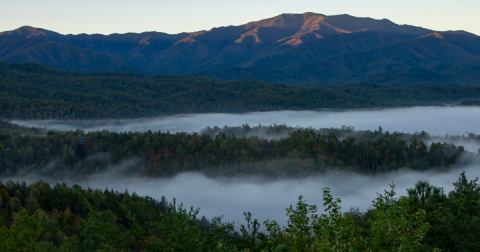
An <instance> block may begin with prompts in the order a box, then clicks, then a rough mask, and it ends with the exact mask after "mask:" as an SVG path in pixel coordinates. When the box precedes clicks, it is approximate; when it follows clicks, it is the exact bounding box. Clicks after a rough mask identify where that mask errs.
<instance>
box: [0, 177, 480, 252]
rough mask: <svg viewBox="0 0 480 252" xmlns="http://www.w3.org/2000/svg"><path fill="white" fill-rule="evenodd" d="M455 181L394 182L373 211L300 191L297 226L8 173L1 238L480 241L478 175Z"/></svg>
mask: <svg viewBox="0 0 480 252" xmlns="http://www.w3.org/2000/svg"><path fill="white" fill-rule="evenodd" d="M453 184H454V187H455V188H454V190H453V191H451V192H448V193H447V192H444V191H443V189H442V188H439V187H435V186H434V185H431V184H430V183H429V181H427V180H421V181H418V182H417V183H415V184H414V187H413V188H410V189H407V191H408V196H400V197H398V198H396V197H395V196H396V194H397V193H396V191H395V185H394V184H393V183H392V184H391V185H390V190H385V192H384V193H382V194H378V193H377V194H378V196H377V198H376V199H375V200H373V204H372V207H371V208H370V209H368V210H367V211H366V212H360V211H359V210H358V209H355V208H352V209H350V210H349V211H342V208H341V203H342V201H341V199H339V198H333V196H332V195H331V190H330V189H329V188H324V189H323V202H324V203H323V207H322V206H316V205H310V204H308V202H307V200H306V199H304V198H303V197H302V196H300V197H299V198H298V202H297V204H296V205H295V206H290V207H289V208H286V213H287V217H288V219H289V222H288V225H287V226H284V227H281V226H279V225H278V224H277V222H276V221H275V220H267V221H265V222H264V223H260V222H259V221H258V220H256V219H254V216H252V215H251V213H249V212H245V213H244V216H245V222H244V223H241V225H240V229H238V226H237V229H236V228H235V223H224V222H222V220H221V217H216V218H213V219H212V220H211V221H210V220H207V219H206V218H205V217H200V216H199V209H194V208H193V207H192V208H191V209H186V208H185V207H184V206H183V204H177V203H176V202H175V199H174V200H173V202H168V200H167V199H166V198H165V197H161V198H160V199H159V200H158V199H153V198H150V197H148V196H144V197H143V196H139V195H137V194H136V193H135V192H132V193H129V192H128V191H125V192H118V191H115V190H113V189H108V188H105V189H104V190H102V189H98V188H86V189H85V188H82V187H80V186H78V185H73V186H71V187H68V186H67V185H66V184H58V183H57V184H54V185H50V184H48V183H44V182H43V181H38V182H36V183H33V184H30V185H27V184H26V183H25V182H22V183H19V182H16V183H15V182H12V181H8V182H6V183H3V182H1V181H0V244H1V245H2V247H1V249H2V251H26V250H28V251H244V252H246V251H478V244H477V243H478V240H480V239H479V237H478V235H479V232H478V228H479V226H480V218H479V217H480V208H479V207H480V206H479V204H478V201H479V200H480V187H479V185H478V178H476V179H474V180H470V181H469V180H468V179H467V176H466V174H465V172H463V173H461V175H460V177H459V179H458V180H457V181H456V182H454V183H453ZM237 225H238V224H237ZM261 225H263V226H265V227H266V228H267V230H268V233H262V232H260V231H259V227H260V226H261Z"/></svg>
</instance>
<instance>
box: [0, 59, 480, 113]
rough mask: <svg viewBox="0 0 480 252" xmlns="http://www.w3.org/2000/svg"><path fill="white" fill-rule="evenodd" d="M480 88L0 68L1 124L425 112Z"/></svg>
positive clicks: (33, 66) (17, 66)
mask: <svg viewBox="0 0 480 252" xmlns="http://www.w3.org/2000/svg"><path fill="white" fill-rule="evenodd" d="M479 95H480V87H453V86H451V87H449V86H429V87H423V88H394V87H386V86H381V85H369V84H362V85H346V86H339V87H335V88H326V87H323V88H322V87H305V86H292V85H279V84H269V83H265V82H259V81H247V80H235V81H225V80H216V79H209V78H204V77H198V76H153V77H152V76H143V75H138V74H130V73H120V72H107V73H73V72H68V71H62V70H57V69H53V68H50V67H46V66H41V65H36V64H7V63H2V62H0V117H2V118H10V119H94V118H134V117H152V116H157V115H162V114H177V113H199V112H201V113H205V112H228V113H241V112H251V111H272V110H286V109H288V110H311V109H319V108H342V109H344V108H369V107H385V106H390V107H391V106H396V105H402V106H404V105H425V104H443V103H445V102H459V101H461V100H465V99H472V98H476V97H478V96H479Z"/></svg>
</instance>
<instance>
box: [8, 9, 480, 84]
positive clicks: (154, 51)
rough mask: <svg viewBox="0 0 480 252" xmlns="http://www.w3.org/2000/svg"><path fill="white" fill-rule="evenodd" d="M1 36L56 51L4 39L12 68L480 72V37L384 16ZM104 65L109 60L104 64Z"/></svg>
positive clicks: (324, 78) (270, 74)
mask: <svg viewBox="0 0 480 252" xmlns="http://www.w3.org/2000/svg"><path fill="white" fill-rule="evenodd" d="M2 37H3V38H5V37H7V38H10V39H16V40H11V42H8V43H26V42H22V40H27V41H37V40H41V41H44V43H45V44H46V45H48V46H49V47H50V48H49V47H47V46H46V45H43V46H42V47H41V50H39V49H37V48H36V47H35V48H33V49H30V50H26V49H25V48H24V47H22V46H18V49H15V46H9V45H8V43H4V44H2V45H0V51H2V50H3V51H8V54H5V56H2V58H0V60H2V61H5V62H35V63H40V64H45V65H48V66H54V67H59V68H62V69H66V70H72V71H108V70H119V71H129V72H140V71H142V72H144V73H146V74H150V75H157V74H171V75H192V74H196V75H203V76H209V77H214V78H222V79H232V78H241V79H253V80H264V81H269V82H278V83H290V84H307V85H335V84H339V83H352V82H358V81H368V80H370V78H373V79H372V80H382V79H386V78H389V77H388V76H392V74H393V75H395V74H396V72H398V71H407V69H421V70H424V71H431V72H432V73H431V74H433V75H435V74H438V75H440V76H445V78H443V77H442V83H447V82H448V83H449V84H465V81H468V80H466V79H465V78H467V79H468V78H470V79H471V78H475V76H477V75H478V67H476V66H479V65H480V62H479V61H478V59H477V58H476V57H475V56H476V55H477V51H478V44H479V43H480V39H479V37H478V36H476V35H474V34H471V33H468V32H463V31H448V32H436V31H433V30H429V29H425V28H422V27H416V26H411V25H398V24H395V23H393V22H391V21H389V20H387V19H381V20H377V19H372V18H359V17H353V16H350V15H334V16H327V15H323V14H316V13H303V14H281V15H279V16H276V17H273V18H268V19H264V20H260V21H255V22H250V23H247V24H244V25H240V26H228V27H218V28H213V29H211V30H209V31H198V32H192V33H179V34H166V33H161V32H144V33H126V34H111V35H101V34H93V35H87V34H79V35H72V34H68V35H62V34H59V33H56V32H53V31H48V30H45V29H39V28H33V27H28V26H26V27H21V28H19V29H16V30H13V31H7V32H2V33H0V38H2ZM440 37H443V38H445V39H440ZM47 40H48V41H49V42H48V43H47ZM32 43H33V42H32ZM35 43H40V42H38V41H37V42H35ZM430 47H432V48H430ZM59 48H61V49H59ZM80 49H84V50H89V51H88V52H89V53H86V52H83V53H82V57H80V58H81V59H82V61H81V62H82V63H79V64H80V65H81V66H77V65H75V64H73V63H75V62H78V60H77V59H75V60H74V59H71V62H73V63H69V62H68V60H69V59H70V58H69V57H70V56H69V54H68V53H65V51H67V52H68V51H78V50H80ZM39 52H41V53H39ZM60 52H63V53H60ZM94 52H95V53H94ZM96 53H101V54H96ZM10 55H21V56H15V57H13V56H10ZM83 55H84V56H83ZM100 55H101V56H100ZM99 57H100V58H102V59H104V60H103V61H102V60H98V58H99ZM91 58H93V59H91ZM106 59H108V60H106ZM120 59H122V60H120ZM90 61H91V63H90ZM104 61H106V62H108V64H106V63H104V64H100V63H98V62H104ZM58 62H62V64H59V63H58ZM63 62H64V63H63ZM367 63H368V64H367ZM87 66H88V67H87ZM107 66H108V67H107ZM442 66H443V68H442ZM127 68H129V69H130V70H122V69H127ZM447 68H448V69H447ZM415 73H416V71H415V70H411V71H410V73H409V74H408V75H403V76H410V77H408V78H404V79H405V81H407V82H411V81H413V82H416V81H415V78H419V79H422V81H420V82H418V83H427V82H428V83H431V81H432V80H434V79H435V78H434V79H428V80H425V79H423V78H425V75H421V74H420V75H419V76H416V75H415ZM462 73H464V74H462ZM383 74H385V75H386V76H383V77H382V76H381V75H383ZM398 74H400V75H402V72H399V73H398ZM387 75H388V76H387ZM422 76H423V77H422ZM458 76H461V77H462V78H460V79H458ZM437 79H438V78H437ZM397 84H398V83H397ZM397 84H395V85H397Z"/></svg>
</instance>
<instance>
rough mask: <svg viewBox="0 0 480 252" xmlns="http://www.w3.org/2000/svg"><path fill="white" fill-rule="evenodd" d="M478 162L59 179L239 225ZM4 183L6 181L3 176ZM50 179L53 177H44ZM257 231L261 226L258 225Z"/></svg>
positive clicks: (361, 198) (441, 176)
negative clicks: (433, 168) (304, 172)
mask: <svg viewBox="0 0 480 252" xmlns="http://www.w3.org/2000/svg"><path fill="white" fill-rule="evenodd" d="M479 168H480V166H471V167H468V168H465V169H461V170H452V171H448V172H423V173H419V172H415V171H411V170H403V171H397V172H392V173H387V174H383V175H377V176H363V175H359V174H339V173H330V174H327V175H324V176H315V177H309V178H304V179H291V180H277V181H271V180H270V181H266V180H262V179H260V178H237V179H232V178H216V179H211V178H207V177H205V176H203V175H200V174H194V173H186V174H181V175H179V176H177V177H175V178H170V179H145V178H125V177H112V176H111V175H109V174H104V175H97V176H94V177H91V179H89V180H87V181H72V180H63V181H58V182H60V183H62V182H65V183H67V184H68V185H72V184H74V183H77V184H79V185H81V186H83V187H84V188H85V187H87V186H88V187H92V188H101V189H104V188H105V187H108V188H114V190H117V191H124V190H125V189H128V191H129V192H130V193H132V192H133V191H135V192H136V193H137V194H139V195H142V196H145V195H148V196H151V197H154V198H157V199H159V198H160V197H161V196H162V195H164V196H165V197H167V198H168V199H169V201H172V199H173V198H176V202H177V203H184V206H186V207H188V208H190V206H193V207H195V208H200V215H205V216H206V217H207V218H209V219H211V218H212V217H215V216H221V215H223V216H224V218H223V220H224V221H228V222H235V223H236V225H235V226H236V228H239V227H240V226H239V225H240V224H245V222H244V219H243V214H242V213H243V212H244V211H250V212H252V216H253V217H254V218H256V219H258V220H259V221H261V222H262V223H263V221H265V220H267V219H274V220H277V221H278V222H279V223H280V224H281V225H286V221H287V218H286V216H285V214H286V212H285V208H287V207H288V206H289V205H290V204H293V205H294V204H295V203H296V202H297V198H298V196H299V195H303V196H304V199H305V200H307V202H308V203H310V204H315V205H317V206H319V209H323V208H322V204H323V202H322V188H324V187H330V188H331V189H332V194H333V196H334V197H339V198H341V199H342V204H341V206H342V210H343V211H348V210H349V209H350V208H351V207H359V208H360V210H361V211H365V210H367V209H368V208H369V207H370V205H371V204H372V200H373V199H375V198H376V193H377V192H379V193H383V192H384V191H383V190H384V189H389V183H391V182H392V181H393V182H394V184H396V187H395V189H396V192H397V196H399V195H406V190H405V189H406V188H410V187H413V186H414V183H415V182H416V181H418V180H420V179H427V180H429V181H430V182H431V184H433V185H435V186H439V187H443V188H444V191H445V193H448V192H449V191H451V190H453V184H452V183H453V182H455V181H457V180H458V177H459V176H460V173H461V172H462V171H466V175H467V178H468V179H469V180H470V179H474V178H475V177H477V176H480V169H479ZM17 179H18V180H26V181H27V182H35V181H37V180H38V177H22V178H13V179H12V180H14V181H16V180H17ZM3 181H6V179H3ZM45 181H47V182H50V183H55V182H57V181H53V180H49V179H45ZM262 230H264V228H263V227H262Z"/></svg>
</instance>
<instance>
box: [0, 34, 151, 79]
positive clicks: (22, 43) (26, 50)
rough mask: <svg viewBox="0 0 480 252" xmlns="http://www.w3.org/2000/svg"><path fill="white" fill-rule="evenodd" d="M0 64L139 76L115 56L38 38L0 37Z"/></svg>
mask: <svg viewBox="0 0 480 252" xmlns="http://www.w3.org/2000/svg"><path fill="white" fill-rule="evenodd" d="M0 61H5V62H10V63H38V64H42V65H48V66H51V67H55V68H59V69H66V70H72V71H77V72H103V71H122V72H134V73H142V72H143V70H141V69H140V68H138V67H136V66H134V65H133V64H131V63H129V62H128V61H127V60H125V59H124V58H123V57H120V56H118V55H113V54H108V53H103V52H99V51H95V50H90V49H85V48H79V47H74V46H68V45H64V44H60V43H56V42H52V41H50V40H48V39H44V38H41V37H33V38H10V37H5V36H0Z"/></svg>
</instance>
